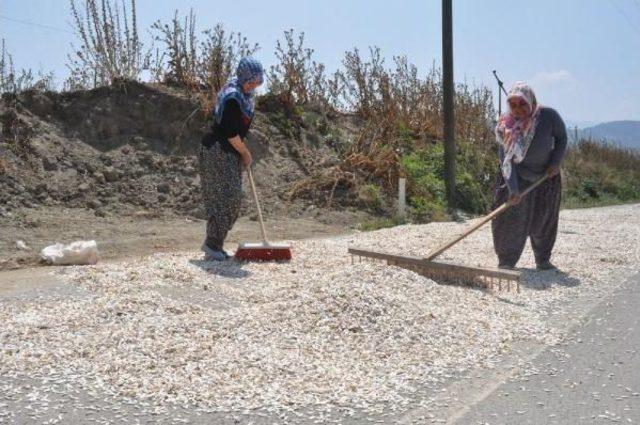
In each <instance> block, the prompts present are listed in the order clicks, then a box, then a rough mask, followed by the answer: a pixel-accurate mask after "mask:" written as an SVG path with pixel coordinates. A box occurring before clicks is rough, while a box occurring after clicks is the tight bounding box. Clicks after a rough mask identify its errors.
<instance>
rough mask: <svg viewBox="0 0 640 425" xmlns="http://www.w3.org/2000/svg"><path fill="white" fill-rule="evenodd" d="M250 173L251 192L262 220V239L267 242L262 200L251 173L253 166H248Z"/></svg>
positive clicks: (259, 217) (259, 218)
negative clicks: (259, 197)
mask: <svg viewBox="0 0 640 425" xmlns="http://www.w3.org/2000/svg"><path fill="white" fill-rule="evenodd" d="M247 172H248V174H249V183H251V192H253V200H254V201H256V209H257V210H258V220H260V230H261V231H262V241H263V242H264V243H265V244H267V243H268V241H267V231H266V230H265V228H264V220H263V219H262V210H261V209H260V201H258V191H257V190H256V184H255V183H254V182H253V174H252V173H251V167H248V168H247Z"/></svg>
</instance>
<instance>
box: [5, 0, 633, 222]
mask: <svg viewBox="0 0 640 425" xmlns="http://www.w3.org/2000/svg"><path fill="white" fill-rule="evenodd" d="M70 6H71V15H72V18H73V25H74V27H75V30H76V33H77V35H78V39H79V42H80V45H79V47H77V48H76V49H75V50H74V51H73V52H72V53H71V54H70V55H69V61H68V67H69V70H70V71H71V72H70V76H69V78H68V79H67V80H66V82H65V84H64V87H65V89H67V90H76V89H90V88H95V87H99V86H104V85H112V84H114V83H117V82H118V81H122V80H138V81H139V80H141V79H142V76H143V75H144V73H145V72H146V73H147V74H148V76H149V77H148V78H150V79H151V80H152V81H154V82H159V83H163V84H168V85H172V86H175V87H180V88H184V90H185V91H186V92H187V93H189V95H191V96H193V97H194V98H196V99H198V100H199V104H200V106H201V112H202V113H203V114H205V115H208V114H209V113H210V111H211V109H212V106H213V104H214V102H215V95H216V93H217V91H218V90H219V89H220V88H221V87H222V85H223V84H224V82H225V81H227V79H228V78H229V77H230V76H232V74H233V70H234V69H235V66H236V64H237V62H238V61H239V59H240V58H241V57H243V56H247V55H255V54H256V53H257V52H258V51H259V48H260V47H259V45H258V44H257V43H251V42H249V41H248V40H247V38H246V37H244V36H243V35H242V34H240V33H236V32H233V31H228V30H227V29H225V28H224V27H223V26H222V25H221V24H218V25H216V26H215V27H214V28H213V29H209V30H206V31H203V32H199V31H198V30H197V29H196V14H195V13H194V12H193V11H190V12H189V14H188V15H186V16H184V17H181V16H180V14H179V12H178V11H176V12H175V15H174V17H173V19H172V20H171V22H169V23H162V22H160V21H157V22H155V23H154V24H153V25H152V28H151V31H152V33H153V36H154V37H153V45H151V46H145V45H144V44H143V42H142V41H141V39H140V37H139V34H140V30H139V28H138V22H137V17H136V2H135V0H130V3H129V4H128V6H127V4H125V1H124V0H120V1H118V0H82V1H80V0H71V1H70ZM275 57H276V59H277V62H276V64H275V65H274V66H272V67H271V68H270V69H269V71H268V84H267V93H266V94H265V95H264V96H262V98H261V99H259V102H258V104H259V107H261V108H262V109H263V110H265V111H266V112H267V113H268V114H269V119H270V121H271V123H272V124H274V125H275V126H276V127H278V128H279V129H280V130H281V131H282V132H283V134H287V135H289V136H290V137H292V138H300V134H301V131H300V130H301V128H302V127H305V128H306V127H309V123H308V122H306V117H308V115H309V113H310V112H312V113H313V114H314V116H316V117H319V118H318V119H315V120H314V121H313V123H312V124H311V127H312V130H317V133H318V134H320V135H321V136H322V137H323V140H325V141H327V142H328V141H329V140H331V143H333V145H334V146H333V147H334V148H335V149H336V150H337V151H338V153H339V155H340V158H341V161H340V163H338V164H334V165H332V166H331V167H329V168H324V169H321V170H320V171H315V172H313V170H312V172H311V176H310V177H309V178H307V179H305V180H302V181H298V182H297V183H295V184H293V185H292V187H291V190H290V191H289V196H290V197H305V198H309V199H312V200H313V201H314V202H317V203H318V204H321V205H335V204H336V203H340V205H343V206H348V205H352V206H359V207H362V206H363V199H365V202H364V203H365V204H367V205H365V206H366V207H368V208H369V209H372V210H376V211H377V212H379V213H382V214H386V215H388V216H389V215H392V211H393V208H392V207H393V205H392V203H393V202H392V198H393V194H394V192H395V187H396V185H397V179H398V177H400V176H405V177H407V179H408V181H409V185H408V190H409V204H410V212H411V215H412V218H413V219H414V220H419V221H423V220H433V219H439V218H443V217H445V216H446V203H445V199H444V186H443V164H442V146H441V143H440V141H441V140H442V125H441V123H442V113H441V109H442V92H441V86H442V75H441V72H440V70H439V69H438V68H436V67H435V66H434V67H433V68H432V69H431V70H430V71H429V72H428V73H426V74H423V75H421V72H420V71H419V70H418V68H417V67H416V66H415V65H414V64H412V63H411V62H410V60H409V59H408V58H407V57H406V56H395V57H393V59H392V60H391V63H390V64H389V63H387V59H385V58H386V57H387V56H386V55H385V54H383V52H382V51H381V50H380V49H379V48H378V47H371V48H369V50H368V52H367V53H366V54H365V53H363V52H361V51H360V50H358V49H357V48H354V49H353V50H350V51H347V52H345V54H344V57H343V60H342V66H341V67H340V68H339V69H337V70H335V71H334V72H328V71H327V69H326V67H325V65H324V64H322V63H320V62H319V61H317V60H316V59H315V57H314V50H313V49H311V48H309V47H308V46H306V44H305V34H304V33H296V32H295V31H294V30H292V29H291V30H288V31H285V32H284V34H283V37H282V38H281V39H280V40H279V41H278V42H277V44H276V51H275ZM51 86H52V76H51V75H48V76H41V78H40V79H37V78H36V77H34V75H33V73H32V72H31V71H22V72H21V73H19V74H18V73H16V72H15V71H14V70H13V64H12V61H11V56H10V55H9V54H8V53H7V52H6V49H5V47H4V42H3V45H2V51H1V56H0V90H1V91H2V92H13V93H15V92H19V91H21V90H25V89H34V88H36V89H37V88H40V89H50V88H51ZM455 109H456V117H457V120H456V140H457V144H458V155H457V162H458V171H457V176H456V179H457V186H456V193H457V204H458V205H459V206H460V208H462V209H464V210H467V211H470V212H474V213H481V212H484V211H486V210H487V209H488V208H489V206H490V198H491V197H490V194H491V188H492V185H493V177H494V175H495V173H496V171H497V164H496V159H495V158H496V152H495V144H494V141H493V139H494V136H493V131H492V127H493V122H494V119H495V115H496V114H495V110H494V107H493V98H492V93H491V91H490V90H489V89H487V88H486V87H472V86H469V85H468V84H466V83H459V84H457V87H456V100H455ZM346 116H350V117H352V118H354V119H355V120H356V122H357V128H358V130H357V132H358V136H357V137H355V138H349V137H346V136H344V135H340V134H331V133H330V131H331V129H330V128H329V127H330V126H328V125H327V122H331V121H333V122H337V121H339V120H340V119H343V118H344V117H346ZM316 168H319V167H316ZM566 169H567V182H568V185H567V194H568V199H569V200H570V203H571V204H572V205H573V204H580V203H582V204H589V203H591V202H593V201H594V200H595V201H597V202H610V201H629V200H632V199H638V198H640V187H639V186H638V183H635V182H637V181H638V180H639V179H638V178H637V177H638V176H637V172H636V171H634V170H637V169H638V156H637V154H636V153H633V152H630V151H626V150H624V149H620V148H617V147H615V146H610V145H606V144H598V143H595V142H589V141H587V142H582V143H580V144H578V145H576V146H574V147H572V148H571V149H570V152H569V158H568V160H567V162H566ZM363 194H364V195H363Z"/></svg>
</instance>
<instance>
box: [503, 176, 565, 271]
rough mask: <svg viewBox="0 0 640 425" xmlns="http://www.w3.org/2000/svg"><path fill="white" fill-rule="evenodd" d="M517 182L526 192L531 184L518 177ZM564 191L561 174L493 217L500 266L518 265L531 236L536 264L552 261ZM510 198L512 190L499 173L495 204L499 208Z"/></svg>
mask: <svg viewBox="0 0 640 425" xmlns="http://www.w3.org/2000/svg"><path fill="white" fill-rule="evenodd" d="M514 172H515V170H514ZM518 184H519V187H520V190H521V191H524V190H525V189H526V188H527V187H528V186H529V185H530V184H531V183H530V182H527V181H526V180H522V179H519V180H518ZM561 192H562V181H561V178H560V174H558V175H556V176H554V177H551V178H550V179H547V180H546V181H545V182H544V183H542V184H541V185H540V186H538V187H537V188H535V189H534V190H533V191H532V192H531V193H529V194H528V195H527V196H526V197H524V198H523V199H522V201H521V202H520V203H519V204H518V205H514V206H511V207H510V208H509V209H507V210H506V211H505V212H503V213H502V214H501V215H499V216H498V217H496V218H495V219H494V220H493V222H492V223H491V230H492V232H493V245H494V248H495V251H496V254H497V255H498V261H499V264H500V265H504V266H510V267H514V266H515V265H516V263H517V262H518V260H519V259H520V256H521V255H522V251H523V250H524V246H525V244H526V242H527V237H529V238H530V239H531V248H532V249H533V252H534V255H535V259H536V263H537V264H540V263H543V262H546V261H549V259H550V258H551V251H552V250H553V245H554V244H555V242H556V236H557V234H558V218H559V215H560V197H561ZM508 198H509V189H508V188H507V187H506V185H505V182H504V178H503V176H502V173H501V172H498V179H497V184H496V188H495V192H494V203H493V207H494V208H498V207H499V206H500V205H502V203H504V202H506V201H507V199H508Z"/></svg>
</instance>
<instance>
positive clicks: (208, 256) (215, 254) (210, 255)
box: [200, 244, 229, 261]
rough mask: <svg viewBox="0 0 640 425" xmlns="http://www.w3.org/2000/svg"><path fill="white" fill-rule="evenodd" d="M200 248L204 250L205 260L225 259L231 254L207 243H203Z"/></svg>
mask: <svg viewBox="0 0 640 425" xmlns="http://www.w3.org/2000/svg"><path fill="white" fill-rule="evenodd" d="M200 249H202V252H204V259H205V261H224V260H226V259H227V258H229V255H228V254H227V253H226V252H224V251H218V250H217V249H212V248H210V247H209V246H207V244H202V247H201V248H200Z"/></svg>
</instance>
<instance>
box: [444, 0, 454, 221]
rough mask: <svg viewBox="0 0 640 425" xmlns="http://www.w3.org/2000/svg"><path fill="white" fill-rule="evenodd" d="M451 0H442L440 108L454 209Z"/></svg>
mask: <svg viewBox="0 0 640 425" xmlns="http://www.w3.org/2000/svg"><path fill="white" fill-rule="evenodd" d="M451 1H452V0H442V86H443V87H442V93H443V95H442V100H443V102H442V110H443V112H444V114H443V115H444V185H445V190H446V192H447V203H448V205H449V209H450V210H453V209H455V194H456V141H455V117H454V113H453V108H454V103H453V102H454V96H455V92H454V87H453V11H452V5H451Z"/></svg>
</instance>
